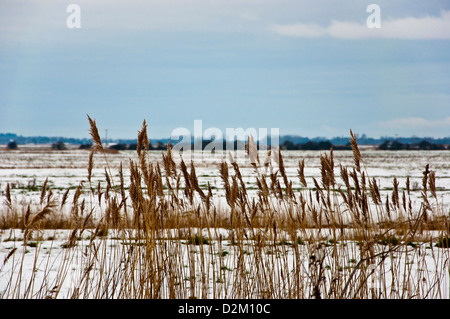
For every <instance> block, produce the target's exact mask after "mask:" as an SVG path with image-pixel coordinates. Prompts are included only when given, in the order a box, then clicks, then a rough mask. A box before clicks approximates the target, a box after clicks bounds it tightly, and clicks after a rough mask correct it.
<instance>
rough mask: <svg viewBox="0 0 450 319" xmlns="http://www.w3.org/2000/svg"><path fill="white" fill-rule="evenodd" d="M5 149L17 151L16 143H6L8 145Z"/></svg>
mask: <svg viewBox="0 0 450 319" xmlns="http://www.w3.org/2000/svg"><path fill="white" fill-rule="evenodd" d="M6 147H7V148H8V149H9V150H16V149H17V143H16V142H15V141H11V142H9V143H8V145H6Z"/></svg>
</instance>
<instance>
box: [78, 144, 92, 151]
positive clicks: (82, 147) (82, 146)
mask: <svg viewBox="0 0 450 319" xmlns="http://www.w3.org/2000/svg"><path fill="white" fill-rule="evenodd" d="M91 147H92V143H88V144H81V145H80V150H86V149H90V148H91Z"/></svg>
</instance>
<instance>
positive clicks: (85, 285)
mask: <svg viewBox="0 0 450 319" xmlns="http://www.w3.org/2000/svg"><path fill="white" fill-rule="evenodd" d="M88 119H89V122H90V125H91V129H90V133H91V136H92V139H93V142H94V145H95V149H96V151H100V152H103V154H104V155H105V157H104V158H105V182H106V188H105V189H101V188H100V184H99V185H97V187H96V188H95V185H92V183H91V176H92V175H91V172H92V167H93V165H94V163H93V152H91V153H90V155H89V164H88V175H87V181H85V182H87V183H89V187H88V189H89V191H87V192H85V191H84V188H83V186H84V182H80V184H79V187H78V188H77V189H76V191H75V193H74V195H73V198H72V200H70V198H69V195H68V194H69V192H68V191H67V192H65V193H64V194H63V196H62V198H61V199H60V200H59V201H58V200H57V199H55V197H54V195H53V194H52V192H51V189H48V187H47V186H46V183H44V185H43V186H42V191H41V196H40V202H39V205H37V206H33V207H32V206H31V205H25V206H24V205H18V204H17V203H16V204H15V203H13V200H12V198H11V194H10V192H9V187H7V189H6V195H5V199H4V201H5V204H6V205H5V207H6V210H7V211H6V213H4V214H3V215H2V220H1V228H2V229H13V228H19V229H22V230H23V234H24V236H23V239H22V240H23V244H24V245H25V246H26V245H28V244H29V243H30V241H31V240H32V239H33V238H34V239H35V240H36V241H39V238H38V237H36V236H35V237H33V234H38V233H39V231H41V230H43V229H49V228H53V229H62V228H66V229H69V231H70V232H69V236H68V237H67V242H66V243H65V246H64V247H65V248H67V249H66V251H65V258H66V259H64V260H63V261H62V262H61V264H60V265H59V268H58V272H57V274H56V276H54V278H55V279H54V282H53V283H52V284H51V285H49V283H48V282H42V283H41V282H38V280H37V279H36V277H34V275H33V276H32V277H31V278H29V279H28V281H27V283H28V284H27V288H26V289H25V290H24V289H22V288H20V287H21V285H22V283H21V278H22V277H23V276H25V274H24V273H23V271H22V268H19V269H18V270H17V268H15V269H16V270H17V271H15V272H13V273H11V275H10V276H11V278H10V284H9V285H8V287H7V288H6V289H5V290H4V291H3V296H4V297H7V298H44V297H49V298H50V297H51V298H55V297H64V298H67V297H70V298H317V299H319V298H442V297H443V295H442V293H443V291H444V293H445V289H447V290H448V286H445V285H446V284H448V283H446V282H445V281H446V280H448V257H449V252H448V249H445V248H443V249H442V250H439V249H438V248H433V247H435V245H436V243H438V244H439V243H441V244H442V243H443V244H442V245H445V244H446V243H447V241H448V239H447V238H449V237H450V224H449V219H448V213H446V212H444V211H442V209H441V208H440V207H441V206H440V205H439V203H437V199H436V186H435V174H434V172H432V171H430V170H429V167H428V166H427V167H426V168H425V170H424V172H423V183H422V187H423V191H422V203H421V205H420V207H418V208H414V207H413V206H412V203H411V199H410V198H409V186H407V190H406V191H404V192H402V193H400V191H399V188H398V182H397V180H396V179H394V181H393V186H394V187H393V191H392V193H391V194H390V196H387V197H386V198H385V200H383V198H382V197H381V196H380V190H379V188H378V185H377V183H376V180H375V179H370V177H369V176H368V175H367V173H366V172H365V170H364V169H363V166H364V165H363V163H364V162H363V158H362V156H361V153H360V152H359V149H358V144H357V141H356V137H355V135H354V134H353V132H351V140H350V142H351V145H352V149H353V154H354V166H353V167H350V168H349V167H343V166H340V167H339V175H338V176H337V175H336V174H335V169H336V167H335V164H334V157H333V150H332V149H331V150H330V152H329V154H322V155H321V158H320V160H321V161H320V163H321V180H320V181H319V180H316V179H313V183H314V186H315V189H314V190H307V189H306V186H307V183H306V179H305V176H304V165H305V164H304V161H303V160H300V161H299V166H298V178H299V180H300V183H301V184H302V185H303V186H304V187H305V189H304V190H301V191H294V190H293V188H292V181H290V180H289V178H288V177H287V174H286V168H285V167H284V163H283V156H282V154H281V152H280V151H279V150H271V151H268V156H267V158H266V159H265V161H264V162H263V163H261V162H260V159H259V157H258V153H257V152H256V145H255V144H254V141H253V139H251V138H249V140H248V143H247V151H248V155H249V158H250V160H251V164H252V167H253V169H254V177H255V180H256V184H257V185H258V195H257V196H256V197H252V196H250V195H249V194H248V192H247V190H246V186H245V183H244V181H243V178H242V174H241V172H240V167H239V165H238V164H237V163H236V162H234V161H231V162H230V163H228V162H226V161H224V162H222V163H221V165H220V166H219V167H218V174H220V177H221V179H222V184H223V195H224V197H225V198H226V203H227V207H218V206H217V205H216V204H215V201H214V196H213V193H212V191H211V187H210V185H209V184H208V186H207V187H206V188H205V187H203V188H202V187H200V183H199V180H198V178H197V174H196V169H195V165H194V164H193V162H191V163H185V162H184V161H183V159H181V161H180V163H179V164H178V165H177V164H176V161H175V160H174V158H173V153H172V151H171V148H170V145H168V149H167V152H166V153H165V154H163V155H162V161H161V162H156V163H153V162H152V163H150V162H149V160H148V157H147V155H148V154H147V152H148V147H147V146H148V136H147V124H146V122H145V121H144V122H143V125H142V129H141V130H140V131H139V133H138V148H137V152H138V160H137V161H136V162H134V161H131V160H130V163H129V169H130V186H129V188H128V189H125V187H124V184H125V182H124V177H123V170H122V165H121V166H120V169H119V172H118V173H119V176H120V185H114V183H113V178H112V174H111V170H110V168H109V166H108V162H107V156H106V152H104V150H103V146H102V142H101V139H100V137H99V134H98V130H97V127H96V123H95V120H92V119H91V118H90V117H88ZM274 154H275V157H274V158H275V159H276V160H275V164H274V163H272V162H271V161H270V158H271V157H272V156H273V155H274ZM338 178H340V179H341V180H342V182H343V183H344V184H343V185H345V187H341V186H338V183H337V182H336V181H337V179H338ZM408 182H409V180H408ZM430 195H431V196H430ZM87 198H88V199H90V201H89V204H86V199H87ZM432 200H434V201H435V202H433V205H432V204H431V201H432ZM96 201H97V202H96ZM435 207H437V208H435ZM63 208H65V211H66V212H69V213H68V214H65V215H64V214H63V213H62V211H63ZM98 212H100V215H99V217H97V218H95V217H94V216H95V215H96V213H98ZM97 216H98V215H97ZM83 234H85V235H86V234H89V238H88V241H87V242H86V241H80V239H81V238H82V237H83ZM105 235H108V236H105ZM111 236H113V239H114V240H116V241H118V242H119V243H120V244H119V245H116V246H111V244H110V241H111ZM446 239H447V241H446ZM78 243H80V245H78ZM81 243H82V245H81ZM80 246H81V247H80ZM427 248H428V249H427ZM38 252H39V251H38V250H36V257H35V258H36V260H38V259H39V258H41V259H42V258H45V257H44V256H42V255H40V254H39V253H38ZM15 254H18V252H17V249H16V248H14V249H13V250H11V251H10V252H9V253H8V254H7V255H6V257H5V258H4V263H3V265H6V264H7V263H11V262H12V260H13V259H14V258H13V257H14V255H15ZM79 254H81V255H82V257H81V261H80V263H81V265H82V267H81V269H82V270H80V272H79V273H78V277H77V279H76V280H75V283H74V284H73V285H71V286H70V288H68V292H67V294H68V295H64V296H60V295H59V293H60V289H61V287H62V286H64V282H65V279H66V277H67V276H68V273H69V270H68V263H69V261H67V260H73V259H74V258H75V256H78V255H79ZM430 255H431V257H430ZM23 258H24V257H23V256H22V258H21V259H16V262H18V263H19V267H20V263H21V262H22V263H23V260H24V259H23ZM412 260H414V265H415V266H414V267H418V269H423V268H426V269H429V268H430V266H431V268H433V269H434V270H433V271H431V272H427V271H416V270H415V269H416V268H414V269H413V266H412V262H411V263H409V262H408V261H412ZM430 263H431V265H430ZM1 271H2V270H1V268H0V274H1ZM374 274H377V276H375V275H374ZM374 278H375V279H376V280H375V279H374ZM375 281H376V282H375ZM35 285H36V286H38V287H39V289H33V287H34V286H35ZM442 287H447V288H442ZM34 288H35V287H34ZM448 297H449V296H448V292H447V295H446V298H448Z"/></svg>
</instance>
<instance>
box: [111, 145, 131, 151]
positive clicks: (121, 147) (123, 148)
mask: <svg viewBox="0 0 450 319" xmlns="http://www.w3.org/2000/svg"><path fill="white" fill-rule="evenodd" d="M109 148H110V149H113V150H118V151H124V150H126V149H127V148H128V146H127V145H126V144H114V145H111V146H110V147H109Z"/></svg>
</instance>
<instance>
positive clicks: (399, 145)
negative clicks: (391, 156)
mask: <svg viewBox="0 0 450 319" xmlns="http://www.w3.org/2000/svg"><path fill="white" fill-rule="evenodd" d="M404 148H405V145H404V144H403V143H400V142H398V141H393V142H392V144H391V147H390V149H391V150H393V151H398V150H402V149H404Z"/></svg>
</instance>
